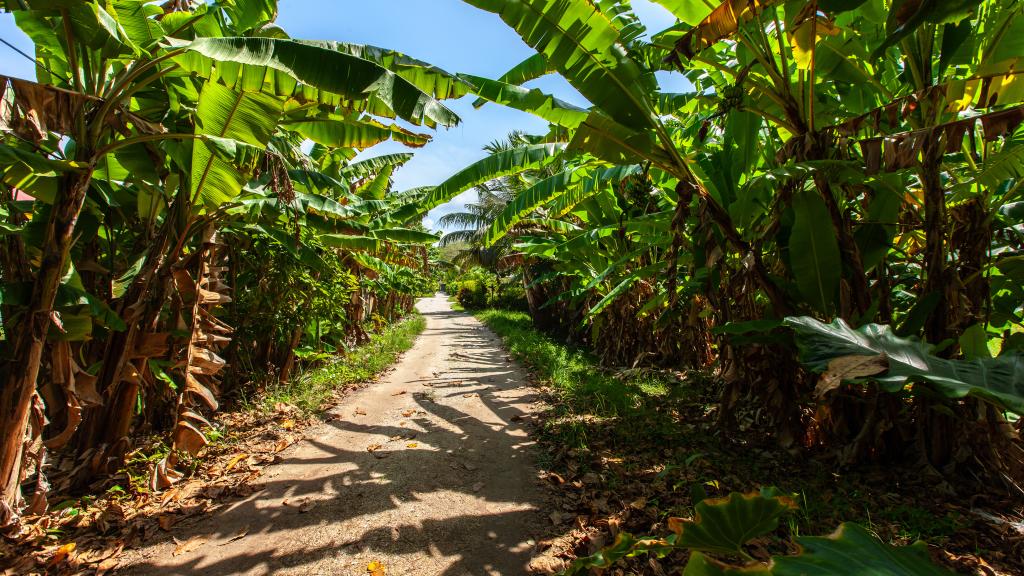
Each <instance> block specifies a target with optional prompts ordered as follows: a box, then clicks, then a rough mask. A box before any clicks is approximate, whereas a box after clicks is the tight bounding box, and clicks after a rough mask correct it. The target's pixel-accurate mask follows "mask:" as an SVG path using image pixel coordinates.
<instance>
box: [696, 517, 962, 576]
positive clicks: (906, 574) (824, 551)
mask: <svg viewBox="0 0 1024 576" xmlns="http://www.w3.org/2000/svg"><path fill="white" fill-rule="evenodd" d="M797 541H798V542H799V543H800V546H801V547H802V549H803V550H802V552H801V553H800V554H799V555H796V556H785V557H781V558H775V559H774V561H773V564H772V569H771V574H773V575H774V576H804V575H805V574H844V575H845V576H950V575H952V574H953V573H952V572H950V571H948V570H945V569H943V568H939V567H938V566H935V565H934V564H932V563H931V560H930V559H929V557H928V547H927V546H926V545H925V544H924V543H923V542H917V543H915V544H913V545H911V546H902V547H897V546H890V545H888V544H885V543H883V542H882V541H880V540H879V539H878V538H875V537H874V536H873V535H872V534H871V533H870V532H868V531H867V530H866V529H865V528H863V527H861V526H858V525H857V524H853V523H852V522H847V523H845V524H841V525H840V526H839V529H838V530H836V531H835V532H834V533H833V534H832V535H831V536H823V537H821V536H807V537H803V538H798V539H797ZM687 574H689V572H687ZM694 574H698V573H697V572H695V573H694ZM709 574H713V572H709Z"/></svg>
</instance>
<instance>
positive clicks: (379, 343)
mask: <svg viewBox="0 0 1024 576" xmlns="http://www.w3.org/2000/svg"><path fill="white" fill-rule="evenodd" d="M425 327H426V320H425V319H424V318H423V316H420V315H419V314H414V315H412V316H409V317H408V318H406V319H404V320H402V321H400V322H398V323H396V324H393V325H391V326H388V327H387V328H385V329H384V330H383V331H382V332H380V333H378V334H373V335H372V336H371V337H370V342H369V343H367V344H366V345H364V346H360V347H358V348H356V349H354V350H352V351H351V352H349V353H348V354H346V355H345V356H340V357H338V358H336V359H335V360H333V361H328V363H327V364H325V365H323V366H320V367H317V368H314V369H313V370H310V371H309V372H306V373H304V374H302V375H300V376H298V377H296V378H294V379H292V381H291V382H288V383H285V384H279V385H275V386H272V387H271V388H269V389H267V390H266V392H265V394H264V395H263V397H262V398H260V399H259V401H258V402H257V403H256V406H255V407H259V408H261V409H264V410H273V406H274V404H276V403H277V402H284V403H286V404H291V405H293V406H296V407H298V408H299V409H300V410H302V411H303V412H304V413H306V414H307V415H308V414H316V413H318V412H321V411H322V410H324V409H325V408H327V406H328V405H329V404H330V402H331V399H332V397H333V396H334V392H335V390H337V389H339V388H343V387H345V386H348V385H352V384H356V383H359V382H365V381H367V380H370V379H372V378H373V377H374V376H376V375H377V374H380V373H381V372H383V371H384V370H385V369H387V368H388V367H390V366H391V365H393V364H394V363H395V362H396V361H397V360H398V357H399V355H400V354H402V352H405V351H406V350H408V349H409V348H412V345H413V342H414V341H415V340H416V336H417V335H418V334H419V333H420V332H422V331H423V329H424V328H425Z"/></svg>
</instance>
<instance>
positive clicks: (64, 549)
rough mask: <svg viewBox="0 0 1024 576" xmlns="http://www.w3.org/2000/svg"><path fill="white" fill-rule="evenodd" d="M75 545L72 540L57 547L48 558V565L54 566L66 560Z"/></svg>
mask: <svg viewBox="0 0 1024 576" xmlns="http://www.w3.org/2000/svg"><path fill="white" fill-rule="evenodd" d="M76 547H77V545H76V544H75V543H74V542H69V543H67V544H65V545H63V546H61V547H60V548H57V551H56V552H54V553H53V557H52V558H50V562H49V563H48V564H49V565H50V566H56V565H58V564H60V563H62V562H64V561H66V560H67V559H68V558H70V557H71V554H72V553H73V552H74V551H75V548H76Z"/></svg>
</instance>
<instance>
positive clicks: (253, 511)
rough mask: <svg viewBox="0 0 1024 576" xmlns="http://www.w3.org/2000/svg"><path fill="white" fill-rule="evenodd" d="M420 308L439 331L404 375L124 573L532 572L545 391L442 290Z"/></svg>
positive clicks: (411, 356)
mask: <svg viewBox="0 0 1024 576" xmlns="http://www.w3.org/2000/svg"><path fill="white" fill-rule="evenodd" d="M417 307H418V308H419V310H420V311H421V312H422V313H423V315H424V316H425V317H426V318H427V328H426V330H425V331H424V332H423V334H422V335H421V336H420V337H419V339H418V340H417V342H416V344H415V346H414V347H413V348H412V349H411V350H410V351H409V352H407V353H406V354H405V356H404V357H403V358H402V360H401V362H400V363H399V364H398V365H397V366H396V368H395V370H394V371H392V372H390V373H388V374H386V375H385V376H384V377H383V378H382V379H381V381H380V382H378V383H376V384H374V385H371V386H368V387H366V388H364V389H363V390H361V391H359V392H357V393H355V394H353V395H351V396H349V397H347V398H346V399H345V400H344V401H343V402H342V403H341V404H339V405H338V406H337V407H335V408H334V409H333V410H332V411H331V413H330V414H329V418H330V420H329V421H328V422H327V423H325V424H322V425H319V426H318V427H314V428H312V429H311V430H309V432H308V434H307V440H306V441H304V442H300V443H298V444H297V445H296V446H294V447H292V448H290V449H288V450H287V451H285V452H283V453H282V456H283V460H282V462H281V463H279V464H277V465H274V466H270V467H268V468H267V469H266V471H265V476H264V481H265V488H264V489H263V490H262V491H261V492H258V493H256V494H254V495H253V496H251V497H249V498H248V499H246V500H242V501H239V502H235V503H233V504H230V505H227V506H225V508H224V509H223V510H220V511H218V512H215V513H214V514H213V515H212V516H206V517H202V518H201V519H199V520H197V521H195V523H194V524H192V525H184V526H183V525H179V526H176V527H175V528H174V537H175V538H176V539H177V542H178V543H176V542H175V541H172V540H167V541H166V542H163V543H159V544H154V545H151V546H149V547H148V548H144V549H142V550H140V551H138V552H136V553H133V557H132V558H131V559H130V566H129V567H128V568H127V569H125V570H123V571H122V573H127V574H161V575H164V574H271V573H273V574H331V575H341V576H348V575H353V576H356V575H366V574H367V573H368V572H369V571H368V569H367V566H368V565H370V564H371V563H373V562H379V563H381V564H383V565H384V567H385V570H386V573H387V574H389V575H399V574H401V575H435V574H436V575H441V574H443V575H452V576H455V575H459V576H462V575H473V576H479V575H482V574H502V575H506V574H524V573H526V569H525V565H526V564H527V563H528V562H529V560H530V557H531V553H532V552H533V548H534V544H533V542H534V541H535V539H537V538H538V537H540V536H541V535H542V531H543V529H544V526H545V522H546V521H545V519H544V515H543V513H542V512H540V510H542V509H543V502H542V499H543V490H542V489H541V487H540V486H539V485H538V484H537V480H536V478H537V473H536V470H535V468H534V464H533V461H534V458H533V450H534V447H533V442H532V441H531V439H530V438H529V436H528V434H527V428H526V426H527V422H528V421H529V418H523V416H525V415H527V414H528V413H529V411H530V409H531V405H532V404H533V402H534V401H535V399H536V398H535V395H534V392H533V390H532V389H530V388H529V387H528V386H527V380H526V375H525V373H524V372H523V371H521V370H520V369H519V368H518V367H517V366H515V365H514V364H513V363H512V362H511V361H510V360H509V358H508V356H507V355H506V353H505V352H504V351H503V350H502V348H501V343H500V340H499V339H498V338H497V337H496V336H494V335H493V334H492V333H491V332H490V331H489V330H487V329H486V328H484V327H483V326H482V325H481V324H480V323H479V322H477V320H476V319H474V318H473V317H472V316H469V315H468V314H464V313H460V312H454V311H452V309H451V306H450V305H449V304H448V301H447V300H446V299H445V298H444V297H440V296H438V297H434V298H424V299H422V300H420V302H419V303H418V304H417ZM180 543H184V544H180ZM126 563H127V562H126Z"/></svg>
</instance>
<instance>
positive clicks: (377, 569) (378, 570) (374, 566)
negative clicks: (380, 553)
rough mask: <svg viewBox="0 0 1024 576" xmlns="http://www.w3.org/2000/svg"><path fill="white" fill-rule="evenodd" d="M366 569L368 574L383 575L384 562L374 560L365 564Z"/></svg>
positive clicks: (371, 575)
mask: <svg viewBox="0 0 1024 576" xmlns="http://www.w3.org/2000/svg"><path fill="white" fill-rule="evenodd" d="M366 571H367V572H369V574H370V576H385V572H384V563H383V562H377V561H376V560H375V561H373V562H370V563H369V564H367V565H366Z"/></svg>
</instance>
